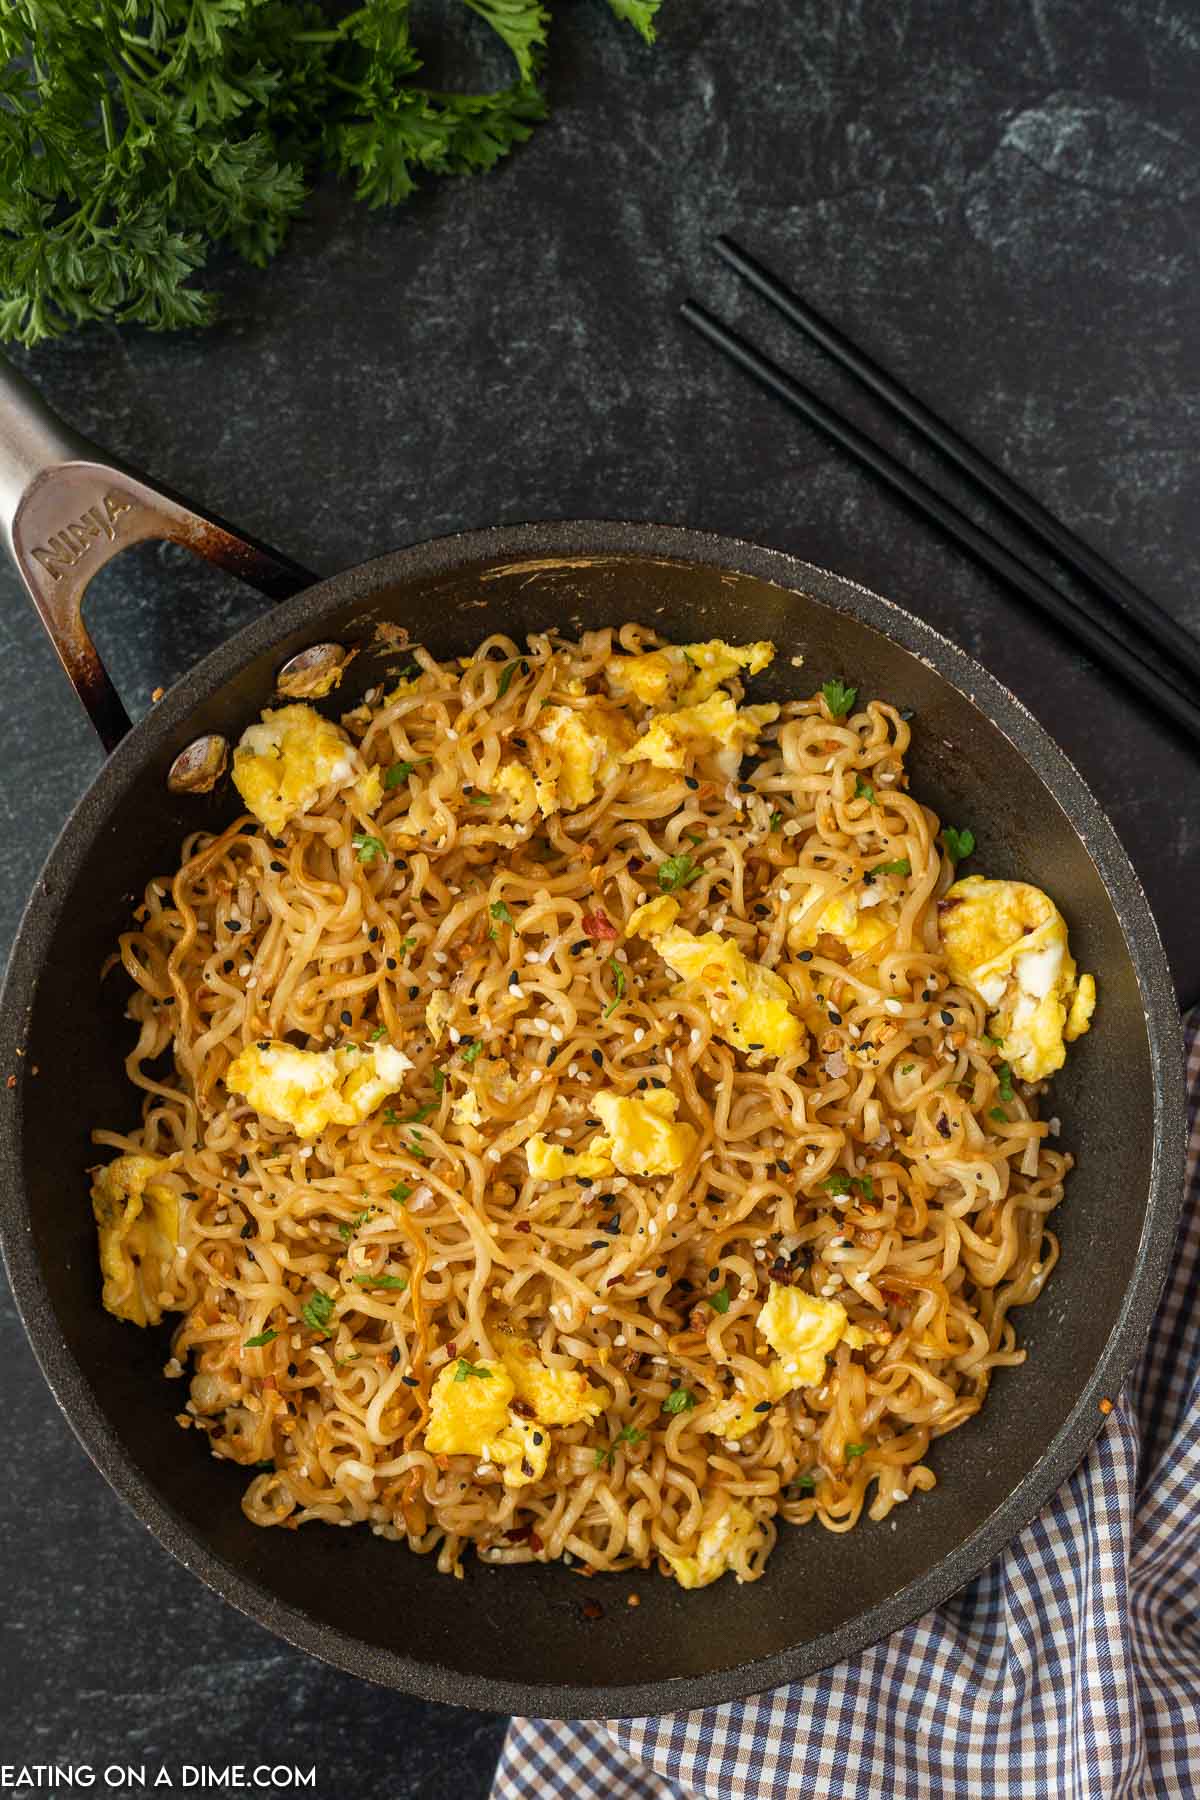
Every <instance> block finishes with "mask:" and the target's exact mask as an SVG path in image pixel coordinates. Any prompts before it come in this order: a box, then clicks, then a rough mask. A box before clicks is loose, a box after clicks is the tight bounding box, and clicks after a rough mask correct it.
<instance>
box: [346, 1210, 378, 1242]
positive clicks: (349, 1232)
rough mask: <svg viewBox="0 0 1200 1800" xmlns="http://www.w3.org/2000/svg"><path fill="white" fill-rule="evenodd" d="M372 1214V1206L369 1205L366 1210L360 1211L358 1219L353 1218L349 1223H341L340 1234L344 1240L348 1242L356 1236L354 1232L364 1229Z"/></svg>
mask: <svg viewBox="0 0 1200 1800" xmlns="http://www.w3.org/2000/svg"><path fill="white" fill-rule="evenodd" d="M370 1216H371V1208H370V1207H369V1206H368V1208H367V1210H366V1212H360V1213H359V1215H358V1217H357V1219H351V1221H350V1223H349V1224H348V1225H339V1226H338V1236H339V1237H340V1238H341V1240H342V1242H343V1243H345V1244H348V1243H349V1242H350V1239H351V1238H352V1237H353V1236H354V1233H355V1232H356V1231H360V1230H361V1229H362V1227H363V1226H364V1225H365V1224H366V1222H367V1220H368V1219H369V1218H370Z"/></svg>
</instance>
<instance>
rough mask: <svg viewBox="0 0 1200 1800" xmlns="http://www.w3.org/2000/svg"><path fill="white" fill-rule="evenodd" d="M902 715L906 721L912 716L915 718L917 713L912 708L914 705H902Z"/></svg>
mask: <svg viewBox="0 0 1200 1800" xmlns="http://www.w3.org/2000/svg"><path fill="white" fill-rule="evenodd" d="M900 717H901V718H902V719H904V720H905V721H906V722H907V721H908V720H909V719H911V718H914V717H915V714H914V712H913V709H912V707H911V706H902V707H901V708H900Z"/></svg>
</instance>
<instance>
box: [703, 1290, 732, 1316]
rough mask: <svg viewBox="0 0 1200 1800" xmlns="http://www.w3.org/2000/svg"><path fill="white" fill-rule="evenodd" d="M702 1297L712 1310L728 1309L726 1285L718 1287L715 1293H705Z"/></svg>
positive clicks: (722, 1311)
mask: <svg viewBox="0 0 1200 1800" xmlns="http://www.w3.org/2000/svg"><path fill="white" fill-rule="evenodd" d="M704 1298H705V1299H706V1300H707V1301H708V1304H709V1305H710V1306H711V1307H712V1309H713V1311H714V1312H719V1313H727V1312H728V1311H729V1289H728V1287H719V1288H718V1289H717V1291H716V1293H715V1294H705V1296H704Z"/></svg>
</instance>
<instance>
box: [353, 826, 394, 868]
mask: <svg viewBox="0 0 1200 1800" xmlns="http://www.w3.org/2000/svg"><path fill="white" fill-rule="evenodd" d="M350 842H351V843H352V844H353V845H354V848H355V849H356V850H357V851H358V860H359V862H360V863H373V862H376V861H377V860H378V859H379V857H381V856H382V857H384V858H385V859H386V857H387V845H386V844H385V843H384V841H383V839H382V838H377V837H372V836H371V834H370V832H369V831H356V832H355V834H354V836H353V837H352V838H351V839H350Z"/></svg>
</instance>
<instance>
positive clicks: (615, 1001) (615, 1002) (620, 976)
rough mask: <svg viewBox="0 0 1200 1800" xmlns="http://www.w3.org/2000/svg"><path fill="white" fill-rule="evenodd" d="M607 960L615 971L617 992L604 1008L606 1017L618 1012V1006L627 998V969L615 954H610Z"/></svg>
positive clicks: (614, 980) (614, 977)
mask: <svg viewBox="0 0 1200 1800" xmlns="http://www.w3.org/2000/svg"><path fill="white" fill-rule="evenodd" d="M607 961H608V966H609V968H610V969H611V970H612V972H613V986H614V988H615V989H616V992H615V993H614V995H613V997H612V999H611V1000H610V1001H609V1003H608V1005H607V1006H606V1007H605V1009H604V1017H605V1018H606V1019H607V1018H611V1016H612V1014H613V1013H615V1012H616V1010H617V1008H618V1006H620V1004H621V1002H622V1000H623V999H624V998H625V971H624V969H623V968H622V967H621V965H620V963H619V962H618V961H617V959H616V957H615V956H610V957H609V958H608V959H607Z"/></svg>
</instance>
